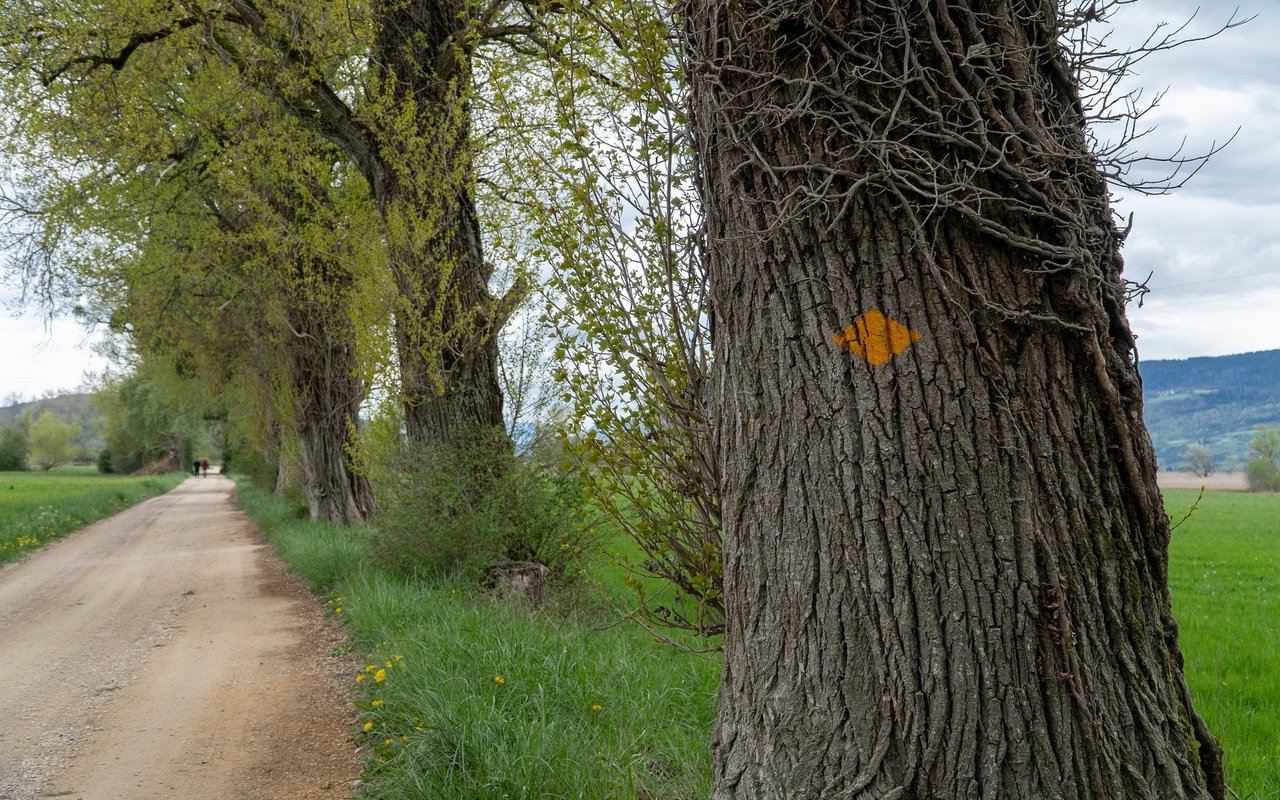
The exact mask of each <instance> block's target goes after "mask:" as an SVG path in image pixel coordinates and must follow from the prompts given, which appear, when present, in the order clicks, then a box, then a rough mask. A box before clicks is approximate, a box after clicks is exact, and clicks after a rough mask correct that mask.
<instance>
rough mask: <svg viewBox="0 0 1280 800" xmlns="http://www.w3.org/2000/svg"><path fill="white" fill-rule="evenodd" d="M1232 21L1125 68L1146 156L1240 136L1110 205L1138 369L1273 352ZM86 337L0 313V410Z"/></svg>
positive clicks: (1252, 69) (1263, 29)
mask: <svg viewBox="0 0 1280 800" xmlns="http://www.w3.org/2000/svg"><path fill="white" fill-rule="evenodd" d="M1197 8H1198V5H1197V4H1196V3H1194V2H1186V1H1185V0H1139V2H1137V3H1136V4H1134V5H1131V6H1128V7H1126V8H1124V9H1122V10H1121V11H1120V14H1119V16H1118V17H1117V26H1116V27H1117V30H1116V33H1115V39H1116V41H1117V43H1119V42H1132V43H1137V42H1140V41H1141V40H1142V39H1143V38H1144V37H1145V35H1146V33H1147V32H1148V31H1150V30H1151V29H1153V28H1154V27H1155V25H1156V24H1157V23H1159V22H1161V21H1167V22H1170V23H1181V22H1183V21H1185V20H1186V19H1188V18H1189V17H1191V16H1192V15H1193V14H1195V13H1196V10H1197ZM1234 8H1235V7H1234V6H1231V5H1217V4H1206V5H1205V6H1204V8H1203V9H1201V10H1200V12H1199V14H1198V15H1197V16H1196V19H1195V21H1194V22H1193V23H1192V25H1191V28H1190V29H1189V30H1188V33H1189V34H1193V35H1194V34H1202V33H1206V32H1208V31H1209V30H1210V29H1212V28H1213V27H1215V26H1217V25H1220V24H1221V23H1222V22H1225V21H1226V19H1227V17H1229V16H1230V14H1231V12H1232V10H1233V9H1234ZM1237 13H1238V16H1240V17H1250V16H1256V19H1254V20H1253V21H1252V22H1250V23H1249V24H1248V25H1245V26H1244V27H1242V28H1237V29H1235V30H1230V31H1226V32H1225V33H1223V34H1222V35H1220V36H1218V37H1217V38H1215V39H1212V40H1210V41H1206V42H1200V43H1194V44H1189V45H1187V46H1185V47H1183V48H1179V49H1177V50H1174V51H1171V52H1167V53H1162V54H1157V55H1155V56H1153V57H1151V58H1150V59H1148V60H1147V61H1145V62H1143V63H1142V64H1140V65H1139V66H1138V67H1137V72H1138V74H1137V75H1136V80H1137V81H1139V82H1140V83H1141V85H1142V86H1143V87H1145V90H1146V91H1147V92H1148V94H1149V95H1150V94H1152V93H1155V92H1159V91H1163V90H1165V89H1168V92H1167V93H1166V94H1165V96H1164V98H1163V100H1162V102H1161V104H1160V106H1159V107H1158V108H1157V109H1156V110H1155V111H1154V112H1153V113H1152V114H1151V115H1150V116H1149V117H1148V121H1149V122H1151V123H1154V124H1156V125H1157V130H1156V131H1155V132H1154V133H1152V134H1150V135H1149V136H1148V137H1147V140H1146V141H1147V145H1146V147H1145V148H1144V149H1145V150H1146V151H1147V152H1150V153H1151V154H1153V155H1168V154H1172V153H1173V152H1174V151H1175V150H1177V149H1178V147H1179V145H1180V144H1182V143H1183V140H1184V138H1185V140H1186V142H1185V147H1184V152H1187V153H1197V152H1202V151H1205V150H1206V149H1208V148H1210V147H1211V146H1212V145H1213V143H1214V142H1218V143H1221V142H1223V141H1225V140H1227V139H1229V138H1230V137H1231V135H1232V134H1233V133H1235V131H1236V129H1237V128H1239V131H1240V132H1239V133H1238V134H1237V135H1236V138H1235V140H1234V141H1233V142H1232V143H1231V145H1230V146H1229V147H1228V148H1227V149H1226V150H1225V151H1223V152H1221V153H1219V154H1218V155H1217V156H1215V157H1214V158H1213V160H1212V161H1210V163H1209V164H1208V165H1207V166H1205V167H1204V169H1203V170H1201V172H1200V174H1198V175H1197V176H1196V177H1195V178H1194V179H1193V180H1192V181H1191V182H1190V183H1189V184H1188V185H1187V186H1185V187H1183V188H1182V189H1180V190H1178V191H1177V192H1176V193H1175V194H1173V195H1170V196H1165V197H1143V196H1134V195H1126V196H1122V197H1120V198H1118V201H1119V202H1118V204H1117V209H1118V210H1119V211H1120V212H1122V213H1124V214H1128V213H1130V212H1132V213H1133V230H1132V232H1131V233H1130V235H1129V239H1128V243H1127V245H1126V247H1125V260H1126V264H1127V267H1126V274H1127V275H1128V276H1129V277H1130V278H1132V279H1137V280H1144V279H1146V277H1147V275H1148V274H1151V276H1152V277H1151V279H1150V281H1149V282H1148V284H1147V285H1148V286H1149V287H1150V289H1151V293H1150V294H1149V295H1147V297H1146V299H1145V301H1144V302H1143V305H1142V307H1141V308H1138V307H1136V306H1131V307H1130V310H1129V319H1130V322H1131V324H1132V325H1133V327H1134V329H1135V330H1136V331H1137V333H1138V337H1139V339H1138V347H1139V353H1140V355H1141V357H1142V358H1143V359H1144V360H1154V359H1164V358H1188V357H1191V356H1201V355H1224V354H1228V353H1243V352H1249V351H1252V350H1271V349H1276V348H1280V1H1278V0H1243V1H1242V2H1241V3H1240V5H1239V11H1238V12H1237ZM11 296H12V292H11V291H8V290H0V297H3V298H4V299H8V298H10V297H11ZM91 341H92V337H91V336H89V335H88V334H86V333H85V332H84V331H83V330H82V329H80V328H79V327H78V326H77V325H76V324H75V323H74V322H72V321H70V320H61V321H57V322H55V323H54V324H53V326H52V328H50V329H48V330H46V328H45V325H44V323H43V322H42V321H41V320H40V319H39V318H38V317H37V316H27V317H22V318H14V317H13V315H12V313H11V312H9V311H7V309H4V308H0V343H2V344H0V401H3V400H5V399H6V398H8V397H10V396H11V395H12V394H14V393H17V394H20V395H22V396H24V397H26V398H33V397H36V396H39V395H41V394H43V393H45V392H48V391H51V390H54V391H60V390H72V389H75V388H77V387H78V386H80V385H81V384H82V383H83V380H84V374H85V372H86V371H90V370H93V371H99V370H101V369H103V367H105V366H106V364H105V362H104V361H103V360H102V359H101V358H99V357H97V356H95V355H94V354H93V353H92V352H91V350H90V347H89V345H90V343H91Z"/></svg>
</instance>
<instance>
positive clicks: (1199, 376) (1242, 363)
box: [1141, 350, 1280, 469]
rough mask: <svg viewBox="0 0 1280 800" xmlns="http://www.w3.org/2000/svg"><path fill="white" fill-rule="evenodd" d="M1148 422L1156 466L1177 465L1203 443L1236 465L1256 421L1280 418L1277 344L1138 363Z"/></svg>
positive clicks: (1221, 460)
mask: <svg viewBox="0 0 1280 800" xmlns="http://www.w3.org/2000/svg"><path fill="white" fill-rule="evenodd" d="M1141 371H1142V380H1143V394H1144V395H1145V400H1146V414H1145V416H1146V421H1147V428H1148V429H1149V430H1150V431H1151V438H1152V440H1153V441H1154V442H1155V446H1156V454H1157V455H1158V456H1159V459H1160V466H1161V467H1162V468H1164V469H1177V468H1178V466H1179V464H1180V462H1181V459H1182V451H1183V450H1185V449H1186V447H1187V446H1188V445H1191V444H1195V443H1201V444H1204V445H1206V446H1208V447H1209V449H1211V450H1212V451H1213V453H1214V455H1215V456H1216V457H1217V464H1218V468H1219V469H1238V468H1239V466H1240V463H1241V462H1242V461H1243V459H1244V457H1245V452H1246V448H1247V445H1248V443H1249V440H1250V439H1251V438H1252V437H1253V433H1254V428H1255V426H1257V425H1275V424H1280V350H1266V351H1262V352H1256V353H1241V354H1239V355H1230V356H1216V357H1204V358H1188V359H1176V360H1168V361H1146V362H1143V363H1142V365H1141Z"/></svg>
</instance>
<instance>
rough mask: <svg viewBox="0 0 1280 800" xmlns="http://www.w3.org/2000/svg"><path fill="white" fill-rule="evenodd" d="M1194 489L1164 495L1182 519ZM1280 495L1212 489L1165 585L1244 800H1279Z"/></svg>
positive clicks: (1194, 690) (1172, 557)
mask: <svg viewBox="0 0 1280 800" xmlns="http://www.w3.org/2000/svg"><path fill="white" fill-rule="evenodd" d="M1196 494H1197V493H1196V492H1192V491H1172V490H1171V491H1168V492H1166V493H1165V502H1166V505H1167V506H1168V509H1169V515H1170V516H1171V517H1172V518H1173V520H1174V521H1175V522H1176V521H1177V520H1178V519H1180V518H1181V517H1182V515H1183V513H1185V511H1186V509H1187V508H1188V507H1189V506H1190V505H1191V504H1192V502H1194V501H1195V499H1196ZM1278 564H1280V495H1274V494H1245V493H1243V492H1206V493H1205V496H1204V500H1203V501H1202V502H1201V503H1200V506H1199V508H1198V509H1197V510H1196V511H1195V513H1194V514H1192V515H1191V517H1190V518H1189V519H1188V520H1187V521H1186V522H1185V523H1184V524H1183V525H1182V526H1181V527H1179V528H1178V529H1177V530H1176V531H1174V533H1173V540H1172V542H1171V543H1170V547H1169V588H1170V590H1171V592H1172V594H1173V611H1174V614H1175V615H1176V616H1177V618H1178V625H1179V627H1180V629H1181V635H1182V649H1183V652H1184V655H1185V656H1186V671H1187V682H1188V683H1189V684H1190V686H1191V694H1192V698H1193V700H1194V701H1195V705H1196V710H1197V711H1199V712H1200V714H1201V715H1202V716H1203V717H1204V718H1205V721H1206V722H1208V724H1209V728H1210V729H1211V730H1212V731H1213V732H1214V734H1215V735H1216V736H1217V737H1218V739H1219V741H1220V742H1221V743H1222V746H1223V749H1224V750H1225V751H1226V766H1227V778H1228V781H1229V783H1230V784H1231V787H1232V789H1234V790H1235V792H1236V793H1237V794H1239V796H1240V797H1242V798H1245V800H1276V799H1277V798H1280V571H1278V567H1277V565H1278Z"/></svg>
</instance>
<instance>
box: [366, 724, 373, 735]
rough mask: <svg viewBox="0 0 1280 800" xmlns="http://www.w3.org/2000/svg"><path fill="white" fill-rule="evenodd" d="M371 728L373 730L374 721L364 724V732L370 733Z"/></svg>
mask: <svg viewBox="0 0 1280 800" xmlns="http://www.w3.org/2000/svg"><path fill="white" fill-rule="evenodd" d="M371 730H373V723H372V722H366V723H365V724H364V732H365V733H368V732H369V731H371Z"/></svg>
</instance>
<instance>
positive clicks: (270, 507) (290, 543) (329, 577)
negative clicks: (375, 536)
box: [236, 479, 368, 593]
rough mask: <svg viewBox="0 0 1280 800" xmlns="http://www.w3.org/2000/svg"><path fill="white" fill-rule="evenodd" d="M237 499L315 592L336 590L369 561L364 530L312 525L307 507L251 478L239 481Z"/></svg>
mask: <svg viewBox="0 0 1280 800" xmlns="http://www.w3.org/2000/svg"><path fill="white" fill-rule="evenodd" d="M236 500H237V501H239V503H240V507H241V508H243V509H244V510H245V511H246V512H248V514H249V515H250V516H251V517H253V518H254V519H255V520H256V521H257V523H258V525H259V527H261V528H262V530H263V532H264V533H266V535H267V537H268V538H269V539H270V541H271V545H272V546H273V547H274V548H275V550H276V552H277V553H279V554H280V557H281V558H283V559H284V561H285V563H287V564H288V565H289V568H290V569H291V570H292V571H293V572H294V574H296V575H298V576H299V577H301V578H302V579H303V580H305V581H307V583H308V584H309V585H310V586H311V589H312V591H314V592H319V593H323V592H326V591H328V590H329V589H331V588H333V586H335V585H336V584H337V583H338V582H339V581H340V580H342V579H343V577H344V576H346V575H348V574H350V573H352V572H354V571H356V570H358V569H359V567H360V565H361V564H362V563H363V562H364V559H365V558H366V552H367V549H368V545H367V541H366V539H367V534H366V531H365V530H364V529H362V528H344V527H342V526H341V525H334V524H333V523H329V522H320V521H315V522H313V521H311V520H310V519H308V518H307V510H306V508H305V507H302V506H299V505H296V504H295V503H293V502H291V501H289V500H286V499H283V498H280V497H277V496H275V495H273V494H271V493H270V492H268V491H266V490H265V489H263V488H262V487H260V486H258V485H257V483H256V482H254V481H253V480H252V479H249V480H242V481H236Z"/></svg>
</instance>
